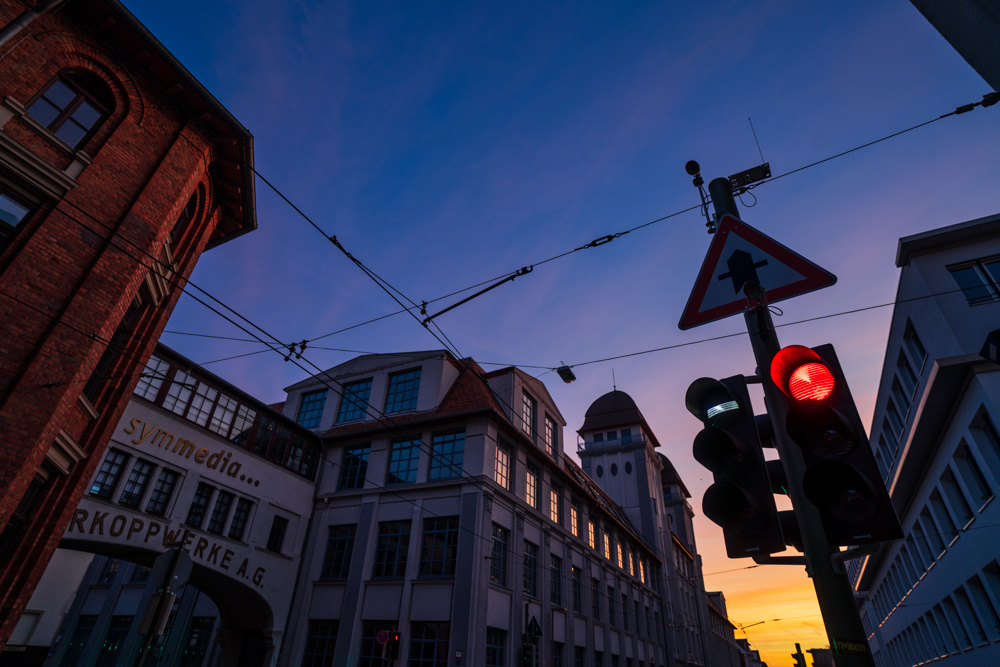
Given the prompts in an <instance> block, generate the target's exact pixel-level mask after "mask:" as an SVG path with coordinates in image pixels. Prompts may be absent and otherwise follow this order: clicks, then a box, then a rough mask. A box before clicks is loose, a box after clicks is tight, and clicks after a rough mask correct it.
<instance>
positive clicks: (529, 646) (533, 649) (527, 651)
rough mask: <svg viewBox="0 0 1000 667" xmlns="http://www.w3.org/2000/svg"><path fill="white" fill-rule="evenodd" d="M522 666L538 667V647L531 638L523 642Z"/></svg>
mask: <svg viewBox="0 0 1000 667" xmlns="http://www.w3.org/2000/svg"><path fill="white" fill-rule="evenodd" d="M521 667H538V647H537V646H536V645H535V643H534V642H533V641H532V640H530V639H525V640H524V641H523V642H522V643H521Z"/></svg>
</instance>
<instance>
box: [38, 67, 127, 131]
mask: <svg viewBox="0 0 1000 667" xmlns="http://www.w3.org/2000/svg"><path fill="white" fill-rule="evenodd" d="M114 106H115V104H114V96H112V94H111V91H110V90H109V89H108V86H107V84H105V83H104V82H103V81H102V80H101V79H100V78H98V77H97V76H95V75H93V74H90V73H88V72H80V71H68V72H62V73H60V74H59V76H58V77H56V79H55V80H54V81H53V82H52V83H50V84H49V86H48V87H47V88H46V89H45V90H44V91H43V92H42V94H41V95H39V96H38V97H37V98H36V99H35V101H34V102H32V103H31V105H30V106H29V107H28V115H29V116H31V117H32V118H34V119H35V120H36V121H38V122H39V123H40V124H42V125H44V126H45V127H46V128H47V129H48V130H50V131H51V132H52V133H53V134H55V135H56V136H57V137H59V138H60V139H62V140H63V141H65V142H66V143H67V144H69V145H70V146H71V147H73V148H79V147H80V146H82V145H83V144H84V143H86V141H87V139H89V138H90V137H91V136H93V134H94V132H96V131H97V128H98V127H100V125H101V123H102V122H103V121H104V120H105V119H106V118H107V117H108V116H109V115H111V111H112V110H113V109H114Z"/></svg>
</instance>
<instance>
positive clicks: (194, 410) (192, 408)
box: [184, 383, 219, 426]
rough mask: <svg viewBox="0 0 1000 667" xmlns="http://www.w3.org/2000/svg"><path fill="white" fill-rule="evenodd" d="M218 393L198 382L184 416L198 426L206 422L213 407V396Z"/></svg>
mask: <svg viewBox="0 0 1000 667" xmlns="http://www.w3.org/2000/svg"><path fill="white" fill-rule="evenodd" d="M218 395H219V392H218V390H216V389H212V388H211V387H209V386H208V385H207V384H204V383H201V384H199V385H198V387H197V389H195V392H194V397H193V398H192V399H191V404H190V405H189V406H188V411H187V414H186V415H184V418H185V419H187V420H189V421H193V422H194V423H195V424H197V425H198V426H205V425H206V424H208V416H209V415H210V414H211V412H212V408H213V407H215V398H216V397H217V396H218Z"/></svg>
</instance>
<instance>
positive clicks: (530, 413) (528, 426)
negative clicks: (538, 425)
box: [521, 391, 538, 440]
mask: <svg viewBox="0 0 1000 667" xmlns="http://www.w3.org/2000/svg"><path fill="white" fill-rule="evenodd" d="M537 413H538V403H537V402H536V401H535V399H533V398H532V397H531V395H530V394H528V392H526V391H523V392H521V430H522V431H524V432H525V433H527V434H528V437H529V438H531V439H532V440H534V439H535V418H536V416H537Z"/></svg>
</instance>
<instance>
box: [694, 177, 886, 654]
mask: <svg viewBox="0 0 1000 667" xmlns="http://www.w3.org/2000/svg"><path fill="white" fill-rule="evenodd" d="M708 189H709V192H710V194H711V196H712V204H713V206H714V208H715V212H716V216H717V218H719V219H721V218H722V216H723V215H726V214H729V215H733V216H735V217H739V216H738V211H737V209H736V200H735V199H734V198H733V194H732V190H731V187H730V184H729V181H728V179H725V178H716V179H715V180H713V181H712V182H711V183H709V185H708ZM763 292H764V290H763V288H762V287H761V286H759V285H756V284H752V283H748V284H747V285H744V293H746V294H747V297H748V299H749V300H751V301H757V305H756V306H755V307H753V308H752V309H750V310H747V311H745V312H744V313H743V317H744V319H745V321H746V325H747V332H748V333H749V334H750V344H751V345H752V346H753V353H754V358H755V360H756V362H757V374H758V376H760V380H761V384H762V386H763V388H764V400H765V401H766V403H767V411H768V414H769V415H770V416H771V421H772V423H773V425H774V440H775V448H776V449H777V450H778V456H779V457H780V459H781V463H782V466H783V467H784V469H785V476H786V479H787V484H788V496H789V498H790V499H791V501H792V507H793V508H794V510H795V518H796V520H797V522H798V525H799V531H800V534H801V539H802V551H803V553H804V554H805V557H806V572H807V573H808V574H809V576H810V577H811V578H812V580H813V586H814V588H815V589H816V599H817V601H818V603H819V608H820V613H821V614H822V615H823V624H824V625H825V627H826V632H827V636H828V637H829V639H830V649H831V650H832V651H833V654H834V659H835V660H836V662H837V667H874V665H875V661H874V660H873V659H872V656H871V651H870V649H869V647H868V640H867V635H866V633H865V630H864V626H863V625H862V624H861V617H860V615H859V614H858V609H857V605H856V604H855V600H854V591H853V588H852V587H851V584H850V581H849V580H848V578H847V575H846V574H845V573H844V572H843V571H839V572H838V568H837V567H836V566H835V564H834V557H835V556H836V555H837V554H839V553H840V552H839V550H838V549H835V548H833V547H831V546H830V545H829V544H828V543H827V539H826V534H825V532H824V529H823V523H822V519H821V517H820V514H819V511H818V510H817V509H816V507H815V506H814V505H813V504H812V503H811V502H810V501H809V499H808V498H807V497H806V494H805V489H804V487H803V484H802V479H803V476H804V474H805V467H806V466H805V460H804V459H803V457H802V453H801V452H800V451H799V448H798V445H796V444H795V442H793V441H792V439H791V437H790V436H789V435H788V432H787V430H786V427H785V420H786V417H787V416H788V415H787V413H788V406H787V403H786V400H785V396H784V394H783V393H782V392H781V390H780V389H779V388H778V387H777V385H775V384H774V381H773V380H772V379H771V373H770V370H771V361H772V360H773V359H774V356H775V355H776V354H777V353H778V351H779V350H780V349H781V346H780V345H779V344H778V336H777V334H776V332H775V330H774V323H773V322H772V320H771V313H770V311H769V310H768V308H767V304H766V303H763V302H761V301H760V297H762V296H763ZM755 297H756V298H755Z"/></svg>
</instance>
